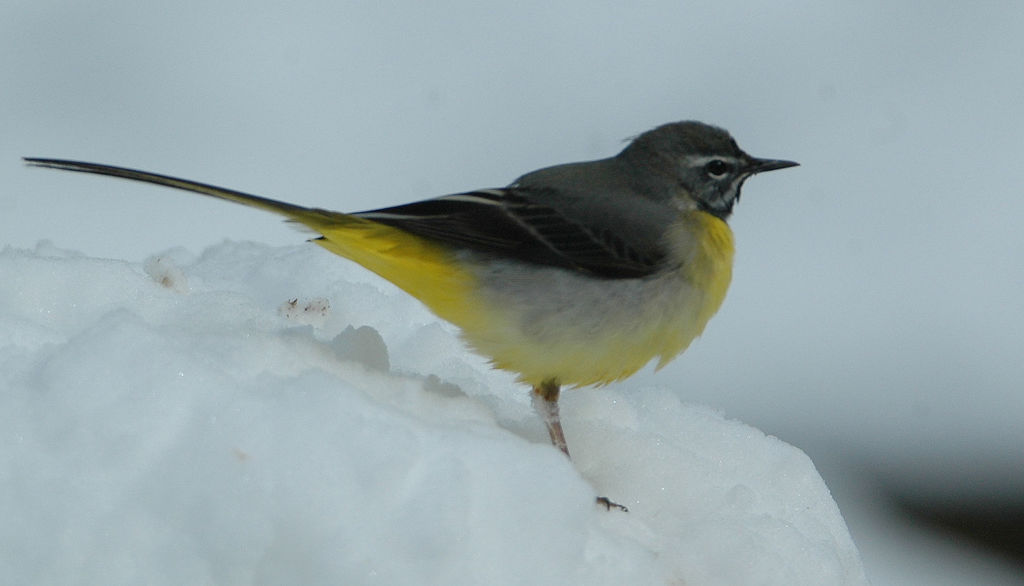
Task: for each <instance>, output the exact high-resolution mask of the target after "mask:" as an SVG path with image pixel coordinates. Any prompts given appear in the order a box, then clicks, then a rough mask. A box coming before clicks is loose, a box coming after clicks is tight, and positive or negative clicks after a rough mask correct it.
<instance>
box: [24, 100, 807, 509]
mask: <svg viewBox="0 0 1024 586" xmlns="http://www.w3.org/2000/svg"><path fill="white" fill-rule="evenodd" d="M24 161H25V162H26V163H27V164H28V165H31V166H36V167H46V168H52V169H62V170H67V171H77V172H83V173H93V174H98V175H107V176H112V177H120V178H124V179H132V180H136V181H143V182H148V183H153V184H157V185H162V186H166V187H172V188H177V189H181V190H185V191H191V192H195V193H199V194H202V195H207V196H212V197H215V198H219V199H224V200H228V201H232V202H235V203H239V204H244V205H247V206H251V207H255V208H259V209H263V210H266V211H269V212H273V213H276V214H279V215H281V216H284V217H285V218H286V219H287V220H288V221H290V222H293V223H296V224H299V225H301V226H302V227H304V228H306V229H308V230H312V231H313V232H314V233H316V234H318V235H319V236H317V237H315V238H313V239H312V240H311V241H312V242H313V243H315V244H318V245H320V246H322V247H323V248H325V249H327V250H329V251H331V252H333V253H335V254H337V255H339V256H341V257H344V258H346V259H348V260H350V261H353V262H356V263H358V264H360V265H362V266H363V267H365V268H366V269H369V270H370V271H372V272H374V273H376V274H378V275H380V276H381V277H383V278H384V279H386V280H388V281H390V282H391V283H393V284H394V285H396V286H397V287H399V288H400V289H402V290H404V291H405V292H406V293H408V294H409V295H411V296H412V297H415V298H416V299H418V300H419V301H420V302H422V303H423V304H424V305H425V306H426V307H427V308H429V309H430V310H431V311H432V312H433V313H434V314H436V315H437V316H438V317H440V318H441V319H444V320H446V321H448V322H450V323H452V324H454V325H455V326H456V327H457V328H458V330H459V331H460V335H461V337H462V339H463V340H464V341H465V343H466V344H467V345H468V346H469V347H470V348H471V349H472V350H474V351H475V352H477V353H479V354H480V355H482V356H484V357H486V358H487V359H488V360H489V361H490V363H491V364H492V365H493V366H494V367H495V368H498V369H501V370H505V371H509V372H511V373H513V374H515V376H516V379H517V381H518V382H520V383H523V384H525V385H527V386H528V387H529V388H530V392H531V393H532V404H533V406H534V408H535V410H536V411H537V413H538V414H539V416H540V417H541V419H542V420H543V422H544V424H545V426H546V428H547V432H548V436H549V438H550V441H551V443H552V444H553V445H554V446H555V447H556V448H558V449H559V450H561V451H562V452H563V453H564V454H565V455H566V456H569V448H568V443H567V441H566V438H565V433H564V431H563V429H562V425H561V418H560V414H559V408H558V400H559V395H560V392H561V390H562V389H563V388H577V387H590V386H602V385H606V384H608V383H612V382H615V381H620V380H622V379H625V378H627V377H629V376H630V375H632V374H634V373H635V372H636V371H638V370H640V369H641V368H643V367H644V366H645V365H647V364H648V363H650V362H652V361H656V362H657V367H658V368H661V367H662V366H664V365H665V364H667V363H668V362H669V361H671V360H672V359H673V358H675V357H676V356H678V355H679V354H681V353H682V352H683V351H684V350H686V348H687V347H688V346H689V345H690V343H691V342H692V341H693V340H694V339H695V338H696V337H697V336H699V335H700V334H701V333H702V332H703V331H704V328H705V326H706V325H707V323H708V320H710V319H711V317H712V316H713V315H714V314H715V313H716V312H717V311H718V309H719V307H720V306H721V304H722V301H723V300H724V298H725V295H726V291H727V289H728V287H729V284H730V281H731V278H732V264H733V255H734V240H733V234H732V231H731V229H730V228H729V225H728V223H727V220H728V219H729V217H730V215H731V214H732V212H733V208H734V206H735V205H736V203H737V202H738V201H739V200H740V190H741V188H742V186H743V184H744V182H745V181H746V180H747V179H748V178H750V177H751V176H753V175H755V174H758V173H763V172H766V171H773V170H777V169H785V168H788V167H794V166H797V165H798V163H795V162H793V161H787V160H781V159H761V158H755V157H752V156H750V155H748V154H747V153H745V152H744V151H743V150H742V149H740V147H739V146H738V145H737V143H736V141H735V140H734V139H733V138H732V136H731V135H730V134H729V133H728V132H727V131H726V130H724V129H722V128H719V127H717V126H713V125H709V124H705V123H702V122H698V121H692V120H691V121H680V122H671V123H667V124H663V125H660V126H658V127H656V128H653V129H651V130H648V131H646V132H643V133H642V134H639V135H637V136H635V137H634V138H632V139H631V140H630V141H629V142H628V144H627V145H626V146H625V148H624V149H622V150H621V151H620V152H619V153H618V154H616V155H614V156H611V157H608V158H604V159H599V160H593V161H584V162H577V163H568V164H561V165H556V166H551V167H546V168H542V169H539V170H536V171H532V172H530V173H526V174H525V175H522V176H521V177H519V178H518V179H516V180H515V181H513V182H512V183H511V184H509V185H507V186H505V187H499V188H490V189H477V190H474V191H467V192H464V193H456V194H451V195H445V196H441V197H435V198H432V199H426V200H422V201H416V202H413V203H407V204H403V205H397V206H394V207H386V208H381V209H374V210H368V211H362V212H354V213H342V212H336V211H330V210H326V209H321V208H313V207H304V206H300V205H295V204H291V203H286V202H283V201H277V200H273V199H268V198H265V197H260V196H257V195H250V194H247V193H243V192H240V191H235V190H231V189H226V188H222V187H217V186H214V185H210V184H206V183H199V182H196V181H190V180H186V179H180V178H176V177H171V176H168V175H160V174H156V173H150V172H146V171H139V170H135V169H129V168H125V167H116V166H111V165H104V164H97V163H88V162H82V161H72V160H65V159H51V158H35V157H26V158H25V159H24ZM600 500H601V499H599V501H600ZM605 501H607V499H605ZM609 503H610V501H607V502H605V504H606V505H609ZM612 504H614V503H612Z"/></svg>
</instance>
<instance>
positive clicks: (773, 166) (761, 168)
mask: <svg viewBox="0 0 1024 586" xmlns="http://www.w3.org/2000/svg"><path fill="white" fill-rule="evenodd" d="M799 165H800V163H794V162H793V161H783V160H780V159H751V160H750V173H751V174H754V173H764V172H765V171H775V170H777V169H786V168H788V167H797V166H799Z"/></svg>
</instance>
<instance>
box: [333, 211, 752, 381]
mask: <svg viewBox="0 0 1024 586" xmlns="http://www.w3.org/2000/svg"><path fill="white" fill-rule="evenodd" d="M316 229H317V230H318V231H320V232H321V233H323V234H324V239H321V240H316V241H315V242H317V244H320V245H321V246H323V247H324V248H327V249H328V250H330V251H332V252H335V253H337V254H339V255H341V256H343V257H346V258H349V259H351V260H353V261H355V262H357V263H359V264H361V265H363V266H364V267H366V268H368V269H370V270H371V271H374V272H375V273H377V274H379V275H380V276H382V277H384V278H385V279H387V280H389V281H391V282H392V283H394V284H395V285H397V286H398V287H400V288H402V289H403V290H405V291H406V292H408V293H409V294H410V295H412V296H414V297H416V298H417V299H419V300H420V301H422V302H423V303H424V304H425V305H426V306H427V307H428V308H430V309H431V310H432V311H433V312H434V313H436V314H437V315H438V316H439V317H441V318H443V319H445V320H447V321H449V322H451V323H453V324H455V325H456V326H458V327H459V328H460V329H461V330H462V336H463V338H464V339H465V340H466V341H467V342H468V343H469V345H470V346H471V347H473V348H474V349H475V350H476V351H477V352H479V353H480V354H482V355H484V356H486V357H488V358H490V359H491V361H492V363H493V364H494V365H495V366H496V367H498V368H501V369H504V370H508V371H511V372H514V373H516V374H517V375H518V376H519V379H520V380H522V381H523V382H526V383H530V384H533V385H537V384H540V382H542V381H544V380H549V379H554V380H557V381H558V382H559V383H561V384H564V385H572V386H582V385H591V384H605V383H609V382H612V381H616V380H620V379H622V378H625V377H627V376H629V375H631V374H633V373H634V372H636V371H637V370H639V369H640V368H642V367H643V366H644V365H646V364H647V363H648V362H650V361H651V360H652V359H654V358H658V360H659V362H658V366H659V367H661V366H663V365H664V364H666V363H667V362H668V361H670V360H671V359H672V358H674V357H675V356H677V355H678V354H679V353H680V352H682V351H683V350H685V349H686V347H687V346H688V345H689V344H690V342H692V341H693V339H694V338H695V337H697V336H698V335H700V333H701V332H702V331H703V330H704V327H705V325H706V324H707V322H708V320H709V319H711V316H712V315H714V313H715V312H716V311H717V310H718V308H719V306H720V305H721V303H722V300H723V299H724V298H725V293H726V290H727V289H728V286H729V281H730V279H731V275H732V257H733V240H732V232H731V230H730V229H729V227H728V226H727V225H726V224H725V222H723V221H721V220H720V219H718V218H716V217H714V216H711V215H710V214H706V213H703V212H688V213H685V214H683V215H681V216H680V218H679V221H678V222H677V224H676V225H675V227H674V230H675V231H676V232H675V233H672V234H670V235H669V241H670V242H671V243H673V246H676V249H675V250H674V254H675V256H677V257H678V260H679V262H680V266H679V267H678V268H677V269H675V270H670V271H665V272H663V273H659V274H657V275H654V276H651V277H646V278H643V279H594V278H593V277H588V276H586V275H582V274H577V273H573V272H570V271H565V270H563V269H559V268H555V267H533V266H527V265H524V264H522V263H518V262H512V261H507V262H495V261H493V260H486V259H484V258H482V257H480V256H479V255H475V254H473V253H469V252H462V253H456V252H454V251H452V250H451V249H449V248H447V247H444V246H441V245H438V244H436V243H434V242H432V241H428V240H424V239H422V238H419V237H417V236H413V235H410V234H408V233H405V232H402V231H400V230H397V229H394V228H390V227H387V226H383V225H381V224H377V223H375V222H371V221H368V220H362V219H358V218H353V219H352V220H351V221H349V222H345V223H344V224H342V225H337V226H336V227H325V226H318V227H316Z"/></svg>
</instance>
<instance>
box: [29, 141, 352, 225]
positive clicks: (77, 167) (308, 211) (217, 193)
mask: <svg viewBox="0 0 1024 586" xmlns="http://www.w3.org/2000/svg"><path fill="white" fill-rule="evenodd" d="M23 160H24V161H25V162H26V163H27V164H29V165H31V166H33V167H45V168H48V169H61V170H64V171H77V172H79V173H92V174H95V175H107V176H109V177H120V178H122V179H132V180H134V181H144V182H146V183H153V184H155V185H163V186H165V187H173V188H175V189H181V190H184V191H191V192H193V193H200V194H202V195H208V196H210V197H216V198H219V199H226V200H228V201H233V202H235V203H240V204H244V205H247V206H252V207H254V208H259V209H262V210H266V211H269V212H274V213H275V214H280V215H282V216H285V217H286V218H288V219H289V220H291V221H293V222H298V223H300V224H303V225H305V226H307V227H309V228H311V229H313V230H315V231H317V232H321V233H322V231H323V229H324V228H325V227H327V226H330V225H337V224H339V223H346V222H347V221H351V220H352V219H353V217H352V216H350V215H348V214H343V213H340V212H332V211H328V210H322V209H317V208H306V207H302V206H298V205H295V204H290V203H287V202H283V201H277V200H275V199H269V198H266V197H260V196H258V195H251V194H248V193H243V192H241V191H235V190H233V189H227V188H224V187H217V186H216V185H209V184H207V183H199V182H198V181H189V180H188V179H180V178H178V177H171V176H169V175H160V174H157V173H149V172H148V171H139V170H137V169H128V168H125V167H115V166H113V165H101V164H99V163H85V162H82V161H68V160H65V159H40V158H34V157H25V158H24V159H23Z"/></svg>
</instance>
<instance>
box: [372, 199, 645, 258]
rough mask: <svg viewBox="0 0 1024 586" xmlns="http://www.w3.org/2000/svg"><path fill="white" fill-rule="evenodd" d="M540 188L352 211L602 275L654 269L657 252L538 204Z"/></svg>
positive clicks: (454, 240)
mask: <svg viewBox="0 0 1024 586" xmlns="http://www.w3.org/2000/svg"><path fill="white" fill-rule="evenodd" d="M545 191H547V190H546V189H544V188H525V187H509V188H506V189H489V190H481V191H473V192H469V193H462V194H456V195H449V196H444V197H439V198H435V199H429V200H425V201H420V202H416V203H411V204H405V205H401V206H396V207H392V208H385V209H380V210H371V211H367V212H359V213H357V214H355V215H356V216H360V217H363V218H366V219H369V220H373V221H375V222H380V223H382V224H387V225H389V226H393V227H395V228H399V229H402V230H405V231H407V232H411V233H413V234H417V235H419V236H424V237H426V238H432V239H435V240H439V241H441V242H445V243H449V244H454V245H458V246H464V247H467V248H471V249H474V250H478V251H482V252H486V253H491V254H495V255H498V256H504V257H509V258H514V259H519V260H523V261H527V262H535V263H540V264H546V265H551V266H559V267H565V268H571V269H575V270H579V271H583V272H587V273H590V274H593V275H595V276H599V277H604V278H635V277H642V276H645V275H649V274H651V273H653V272H654V271H655V270H657V268H658V266H659V263H660V261H661V260H662V257H661V256H657V257H655V256H651V255H644V254H641V253H640V252H639V251H637V250H636V249H635V248H633V247H630V246H629V245H628V244H627V243H626V242H625V241H624V240H623V239H622V238H619V237H617V236H616V235H615V234H614V233H612V232H611V231H610V230H608V229H599V228H594V227H591V226H587V225H585V224H582V223H580V222H578V221H574V220H572V219H570V218H568V217H566V216H565V215H564V214H562V213H561V212H559V211H558V210H557V209H555V208H554V207H551V206H549V205H545V204H544V203H542V202H543V201H544V199H545V193H544V192H545Z"/></svg>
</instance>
